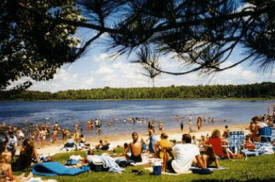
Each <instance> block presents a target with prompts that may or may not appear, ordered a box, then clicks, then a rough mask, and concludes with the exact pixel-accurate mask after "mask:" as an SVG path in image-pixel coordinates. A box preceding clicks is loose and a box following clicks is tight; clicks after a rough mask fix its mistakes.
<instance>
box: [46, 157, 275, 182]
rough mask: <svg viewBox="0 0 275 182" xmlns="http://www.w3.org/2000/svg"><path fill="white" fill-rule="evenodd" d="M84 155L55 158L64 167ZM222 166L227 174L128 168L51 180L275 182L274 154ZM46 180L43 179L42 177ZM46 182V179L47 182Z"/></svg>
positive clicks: (223, 162)
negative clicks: (157, 172)
mask: <svg viewBox="0 0 275 182" xmlns="http://www.w3.org/2000/svg"><path fill="white" fill-rule="evenodd" d="M73 154H74V155H84V153H83V152H71V153H63V154H57V155H55V156H53V160H54V161H59V162H61V163H65V161H66V160H67V159H68V158H69V156H70V155H73ZM220 163H221V166H223V167H227V168H228V169H226V170H220V171H214V172H213V173H212V174H210V175H199V174H184V175H178V176H169V175H161V176H153V175H150V172H149V171H147V170H144V169H143V168H142V167H127V168H126V170H125V171H124V172H123V173H122V174H116V173H109V172H89V173H83V174H80V175H78V176H73V177H72V176H58V177H50V178H51V179H56V180H58V181H59V182H72V181H73V182H90V181H91V182H93V181H95V182H116V181H117V182H133V181H134V182H145V181H153V182H159V181H165V182H169V181H175V182H176V181H184V182H188V181H192V182H199V181H204V182H206V181H213V182H218V181H222V182H224V181H236V182H239V181H250V182H252V181H255V182H256V181H274V182H275V154H274V155H265V156H260V157H250V158H248V160H244V159H235V160H223V161H221V162H220ZM133 169H139V170H143V171H144V172H145V174H143V175H136V174H134V173H132V172H131V171H132V170H133ZM43 178H44V177H43ZM44 179H46V178H44Z"/></svg>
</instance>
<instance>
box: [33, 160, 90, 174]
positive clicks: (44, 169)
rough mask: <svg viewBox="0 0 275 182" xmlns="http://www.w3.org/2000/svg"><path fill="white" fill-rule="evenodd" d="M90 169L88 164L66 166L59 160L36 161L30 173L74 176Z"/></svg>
mask: <svg viewBox="0 0 275 182" xmlns="http://www.w3.org/2000/svg"><path fill="white" fill-rule="evenodd" d="M89 170H90V167H89V166H82V167H80V168H70V167H66V166H64V165H62V164H60V163H59V162H47V163H37V164H35V165H33V167H32V173H33V174H34V175H39V176H61V175H69V176H74V175H77V174H80V173H84V172H87V171H89Z"/></svg>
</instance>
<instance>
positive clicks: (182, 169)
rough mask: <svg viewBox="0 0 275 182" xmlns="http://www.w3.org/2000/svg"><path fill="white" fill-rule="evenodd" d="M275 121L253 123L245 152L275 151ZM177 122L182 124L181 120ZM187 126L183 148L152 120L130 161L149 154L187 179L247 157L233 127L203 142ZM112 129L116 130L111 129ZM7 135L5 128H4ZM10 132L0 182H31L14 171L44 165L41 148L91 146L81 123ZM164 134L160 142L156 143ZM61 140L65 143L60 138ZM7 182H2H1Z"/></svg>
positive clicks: (128, 149)
mask: <svg viewBox="0 0 275 182" xmlns="http://www.w3.org/2000/svg"><path fill="white" fill-rule="evenodd" d="M274 118H275V117H274V115H273V116H269V115H264V116H255V117H253V118H252V119H251V122H250V125H249V131H250V133H249V134H248V135H246V136H245V137H244V141H243V143H242V145H241V147H242V149H248V150H254V149H255V142H269V143H273V145H275V141H271V137H270V136H267V135H266V132H268V131H270V129H271V127H274V121H275V119H274ZM175 120H176V121H179V122H180V123H181V129H182V128H183V126H182V125H183V122H182V120H181V119H179V116H176V118H175ZM209 120H210V122H213V123H214V122H215V121H214V119H213V118H212V119H209ZM139 121H141V119H139V118H128V119H127V121H126V122H132V123H133V122H139ZM196 121H197V122H196V123H197V130H198V131H199V130H201V128H202V127H203V124H204V122H206V119H205V118H203V117H201V116H198V117H197V119H196ZM186 122H187V126H188V127H187V128H188V132H187V133H185V134H183V135H182V139H181V141H180V142H177V141H175V140H169V136H168V135H167V133H165V132H164V124H163V122H162V121H158V122H157V127H158V132H157V131H156V129H155V123H156V122H155V121H154V120H149V121H148V122H147V124H148V138H147V139H145V140H144V139H143V138H140V137H139V134H138V133H137V132H133V133H132V142H131V143H125V144H124V154H123V155H124V156H125V158H126V159H127V160H129V161H131V162H134V163H138V162H142V160H143V154H144V153H147V154H150V157H152V158H159V159H160V160H162V165H163V168H162V169H163V170H164V171H169V172H172V173H187V172H188V171H189V169H190V167H191V165H193V166H196V167H198V168H201V169H206V168H207V167H208V166H209V165H211V164H212V163H214V165H215V166H216V167H217V168H219V167H220V165H219V160H221V159H232V158H240V157H243V154H242V153H240V152H239V153H237V152H236V151H232V148H230V147H229V140H230V135H231V131H230V129H229V127H228V125H226V126H225V128H224V130H223V132H221V131H220V130H217V129H215V130H213V131H212V134H211V135H206V136H204V135H202V136H201V137H200V138H199V139H197V138H196V137H195V135H193V136H192V132H193V131H194V130H193V127H192V126H193V121H192V118H189V119H188V121H186ZM108 125H110V126H111V125H112V123H109V124H108ZM0 127H1V128H0V129H2V130H3V126H0ZM101 127H102V123H101V121H100V120H98V119H95V120H90V121H87V123H86V130H87V131H88V132H89V131H91V130H93V129H95V130H96V133H97V134H98V135H100V133H101ZM5 129H6V130H5V132H0V133H2V134H1V136H0V142H1V144H0V146H1V147H0V148H1V150H0V175H1V179H0V181H1V180H2V179H8V180H11V181H12V180H14V181H20V180H21V179H24V180H25V179H26V178H29V177H30V176H28V177H23V176H19V177H16V176H13V174H12V172H13V171H24V170H26V169H29V168H30V167H31V165H32V163H35V162H36V163H37V162H40V160H41V159H40V158H39V156H38V154H37V151H36V145H43V144H44V143H45V141H47V140H48V141H50V142H52V143H55V142H56V141H57V140H58V139H59V138H61V139H63V140H64V141H65V140H66V141H67V142H66V144H65V145H67V144H70V143H77V144H83V145H85V146H87V149H90V145H86V144H87V143H86V140H85V137H84V135H83V129H82V127H81V125H80V123H79V122H77V123H76V124H75V125H74V132H72V133H71V132H70V131H69V130H68V129H63V128H61V127H60V126H59V125H58V123H55V124H54V125H46V124H44V125H37V127H36V128H32V129H31V130H30V133H27V134H26V133H24V132H23V131H22V130H21V129H20V128H19V127H13V126H7V127H6V128H5ZM157 133H161V134H160V138H158V137H157ZM60 135H61V137H60ZM18 145H21V147H20V152H19V155H18V156H16V150H17V149H18V147H17V146H18ZM109 148H110V143H109V142H108V141H106V140H105V141H104V142H103V140H100V141H99V144H97V145H96V146H95V149H99V150H109ZM2 181H3V180H2Z"/></svg>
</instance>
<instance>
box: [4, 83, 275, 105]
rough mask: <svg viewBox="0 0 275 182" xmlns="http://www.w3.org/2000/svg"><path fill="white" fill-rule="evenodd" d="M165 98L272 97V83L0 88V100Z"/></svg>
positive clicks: (274, 88) (274, 91) (273, 91)
mask: <svg viewBox="0 0 275 182" xmlns="http://www.w3.org/2000/svg"><path fill="white" fill-rule="evenodd" d="M169 98H178V99H185V98H275V83H271V82H263V83H259V84H247V85H207V86H202V85H198V86H173V85H172V86H170V87H155V88H109V87H105V88H102V89H90V90H67V91H60V92H56V93H50V92H39V91H21V92H18V91H9V92H8V91H5V92H0V100H28V101H29V100H78V99H79V100H80V99H91V100H99V99H169Z"/></svg>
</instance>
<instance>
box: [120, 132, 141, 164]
mask: <svg viewBox="0 0 275 182" xmlns="http://www.w3.org/2000/svg"><path fill="white" fill-rule="evenodd" d="M132 138H133V142H132V143H130V144H129V145H128V148H127V149H126V150H125V153H124V155H125V157H126V158H127V159H129V160H132V161H134V162H141V161H142V158H141V153H142V143H141V142H139V141H138V134H137V132H133V133H132ZM129 151H131V156H130V158H128V155H127V153H128V152H129Z"/></svg>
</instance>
